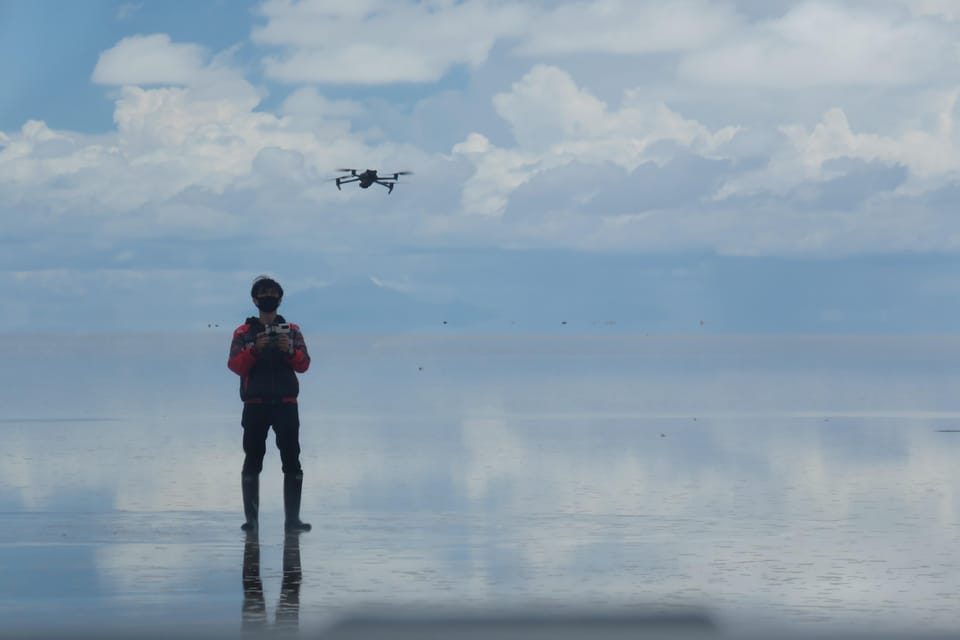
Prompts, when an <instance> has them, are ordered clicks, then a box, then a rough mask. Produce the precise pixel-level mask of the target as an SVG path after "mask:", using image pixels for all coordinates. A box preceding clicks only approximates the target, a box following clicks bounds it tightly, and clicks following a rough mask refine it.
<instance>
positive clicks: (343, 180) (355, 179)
mask: <svg viewBox="0 0 960 640" xmlns="http://www.w3.org/2000/svg"><path fill="white" fill-rule="evenodd" d="M359 180H360V178H358V177H351V176H348V177H346V178H337V186H338V187H339V186H340V185H342V184H346V183H348V182H358V181H359Z"/></svg>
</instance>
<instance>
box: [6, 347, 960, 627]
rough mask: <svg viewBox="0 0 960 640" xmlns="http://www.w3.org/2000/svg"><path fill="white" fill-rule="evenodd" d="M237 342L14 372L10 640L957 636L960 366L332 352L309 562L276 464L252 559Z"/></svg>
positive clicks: (680, 354) (310, 390)
mask: <svg viewBox="0 0 960 640" xmlns="http://www.w3.org/2000/svg"><path fill="white" fill-rule="evenodd" d="M10 342H13V343H14V344H12V345H11V344H10ZM228 343H229V335H225V334H223V335H221V334H219V333H218V334H211V335H185V336H177V335H162V336H161V335H151V336H124V337H120V338H114V337H109V338H108V337H102V336H92V337H76V336H35V337H27V338H24V339H23V340H20V339H19V338H17V339H16V340H11V341H8V342H7V343H6V344H5V346H4V347H3V348H2V353H0V356H2V357H3V360H4V374H3V375H4V378H5V379H4V383H3V384H2V385H0V406H2V407H3V415H0V442H2V444H3V446H2V447H0V619H2V620H3V629H2V630H0V636H10V637H13V636H16V635H17V634H18V633H21V632H23V631H33V632H37V633H41V632H56V631H58V630H69V629H74V630H75V629H133V630H138V629H140V630H142V629H151V630H156V629H164V628H167V627H171V628H172V627H183V626H185V625H188V626H190V627H191V628H195V629H216V630H227V631H236V632H237V633H241V632H243V631H244V630H250V629H253V630H264V629H267V630H296V629H299V630H300V632H301V633H305V632H309V631H312V630H314V629H317V628H318V627H322V626H323V625H326V624H328V623H329V622H330V621H331V620H334V619H336V618H337V617H338V616H340V615H343V614H344V613H346V612H350V611H352V610H356V609H358V608H363V607H368V606H375V607H376V606H387V607H391V608H400V609H403V610H406V611H410V610H423V611H442V610H447V609H453V608H456V609H458V610H463V609H464V608H466V609H476V610H482V609H484V608H488V607H509V608H511V609H513V610H518V609H524V608H538V609H539V610H549V609H551V608H553V609H557V610H560V609H563V608H566V607H570V606H575V607H577V608H580V609H594V610H602V611H623V610H632V609H634V608H636V607H643V608H645V609H648V610H650V609H652V610H664V611H667V610H672V609H673V608H675V607H699V608H705V609H706V610H708V611H709V612H710V613H711V614H712V615H713V617H714V618H715V619H716V620H717V621H718V622H719V623H720V624H721V625H723V626H724V627H725V628H730V629H738V628H751V627H752V626H754V625H758V624H773V625H777V626H781V627H784V628H787V629H798V630H801V631H803V630H823V629H839V630H843V629H860V630H863V629H872V628H882V629H886V630H890V629H904V630H907V629H913V628H922V629H928V630H943V631H960V617H958V615H957V613H956V612H957V611H958V610H960V607H958V605H960V596H958V593H960V590H958V589H957V586H958V584H960V464H958V461H960V396H958V393H957V390H958V389H960V368H958V367H957V365H956V364H955V363H957V362H960V339H955V338H783V337H776V338H775V337H663V336H637V337H622V336H620V337H616V338H600V337H593V338H587V337H571V338H563V337H551V338H543V337H529V336H527V337H522V336H516V337H487V338H467V337H459V338H427V337H384V338H340V337H338V338H332V337H324V336H316V337H313V339H312V340H311V339H310V336H308V344H309V346H310V347H311V351H312V354H313V357H314V365H313V368H312V369H311V370H310V371H309V372H308V373H307V374H306V375H304V376H302V378H301V382H302V395H301V420H302V427H301V442H302V447H303V453H302V461H303V466H304V474H305V479H304V495H303V507H302V515H303V517H304V519H305V520H307V521H310V522H312V523H313V531H311V532H309V533H306V534H304V535H302V536H300V537H293V538H291V537H287V536H285V535H284V534H283V526H282V524H283V514H282V499H281V496H282V478H281V474H280V464H279V456H278V455H277V451H276V449H275V448H271V449H268V454H267V459H266V461H265V465H264V473H263V476H262V486H261V498H260V500H261V530H260V532H259V536H256V537H253V538H248V537H247V536H246V535H245V534H244V533H243V532H242V531H241V530H240V523H241V522H242V520H243V515H242V506H241V502H240V486H239V484H240V464H241V462H242V453H241V448H240V436H241V433H240V426H239V416H240V403H239V398H238V393H237V378H236V376H234V374H232V373H230V372H229V371H228V370H227V369H226V365H225V360H226V351H227V347H228ZM271 447H272V440H271Z"/></svg>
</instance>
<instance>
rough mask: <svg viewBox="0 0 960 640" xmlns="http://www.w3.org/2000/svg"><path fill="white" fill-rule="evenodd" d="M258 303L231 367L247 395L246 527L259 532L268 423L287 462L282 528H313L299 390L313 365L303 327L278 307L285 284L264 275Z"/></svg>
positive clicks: (256, 284)
mask: <svg viewBox="0 0 960 640" xmlns="http://www.w3.org/2000/svg"><path fill="white" fill-rule="evenodd" d="M250 296H251V297H252V298H253V304H254V305H255V306H256V307H257V309H259V311H260V313H259V315H257V316H251V317H249V318H247V319H246V321H244V323H243V324H242V325H240V326H239V327H237V328H236V329H235V330H234V332H233V341H232V342H231V344H230V356H229V359H228V360H227V367H228V368H229V369H230V370H231V371H233V372H234V373H236V374H237V375H239V376H240V399H241V400H242V401H243V415H242V417H241V420H240V424H241V425H242V426H243V452H244V460H243V469H242V470H241V473H240V486H241V490H242V494H243V511H244V515H245V517H246V521H245V522H244V523H243V525H242V527H241V528H242V529H243V530H244V531H248V532H255V531H256V530H257V528H258V526H259V520H258V512H259V508H260V472H261V471H262V470H263V457H264V455H265V454H266V452H267V436H268V435H269V433H270V427H273V431H274V433H275V434H276V444H277V448H278V449H279V450H280V461H281V465H282V467H283V510H284V528H285V530H286V531H287V532H288V533H296V532H301V531H309V530H310V524H309V523H306V522H303V521H301V520H300V496H301V493H302V489H303V470H302V469H301V467H300V413H299V408H298V405H297V397H298V396H299V394H300V383H299V380H298V379H297V374H298V373H305V372H306V371H307V369H308V368H309V367H310V354H309V352H308V351H307V345H306V343H305V342H304V339H303V333H302V332H301V331H300V327H298V326H297V325H295V324H293V323H288V322H287V320H286V319H285V318H284V317H283V316H282V315H280V314H278V313H277V308H278V307H279V306H280V303H281V302H282V300H283V287H281V286H280V284H279V283H278V282H277V281H276V280H274V279H272V278H269V277H267V276H260V277H258V278H257V279H255V280H254V281H253V286H252V287H251V288H250Z"/></svg>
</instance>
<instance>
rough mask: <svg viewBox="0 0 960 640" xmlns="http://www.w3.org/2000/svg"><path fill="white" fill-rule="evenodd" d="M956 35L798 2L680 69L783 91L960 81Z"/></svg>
mask: <svg viewBox="0 0 960 640" xmlns="http://www.w3.org/2000/svg"><path fill="white" fill-rule="evenodd" d="M958 35H960V34H958V31H957V29H956V27H954V26H948V25H946V24H944V23H942V22H936V21H931V20H929V19H910V18H909V17H906V16H904V15H903V14H902V13H901V12H899V11H894V10H891V9H889V8H886V7H884V6H883V5H875V4H874V5H870V6H869V7H865V6H857V5H847V4H843V3H839V2H834V3H829V2H801V3H797V4H796V5H795V6H793V7H792V8H791V9H790V10H789V11H788V12H787V13H786V14H785V15H783V16H781V17H777V18H774V19H771V20H768V21H762V22H758V23H755V24H753V25H751V26H749V27H748V28H746V29H744V30H737V31H732V32H730V33H729V34H728V37H727V38H726V42H724V43H723V44H719V45H716V46H710V47H706V48H703V49H701V50H699V51H696V52H691V53H690V54H689V55H688V56H686V57H685V58H684V59H683V60H682V61H681V63H680V66H679V73H680V76H681V77H682V78H685V79H686V80H688V81H691V82H694V83H697V84H701V85H705V86H713V85H719V86H723V85H735V86H759V87H767V88H774V89H782V90H797V89H803V88H809V87H830V86H844V85H879V86H891V87H895V86H909V85H922V84H924V83H926V82H929V81H931V80H932V79H935V78H939V77H943V76H946V77H949V78H953V79H954V80H957V79H958V76H957V74H956V72H955V71H954V69H955V68H956V64H957V62H958V61H960V47H958V45H957V38H958Z"/></svg>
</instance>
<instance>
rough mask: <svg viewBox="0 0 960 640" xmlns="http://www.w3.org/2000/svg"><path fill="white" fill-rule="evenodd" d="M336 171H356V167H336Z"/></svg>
mask: <svg viewBox="0 0 960 640" xmlns="http://www.w3.org/2000/svg"><path fill="white" fill-rule="evenodd" d="M334 171H356V169H347V168H340V169H334Z"/></svg>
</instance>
